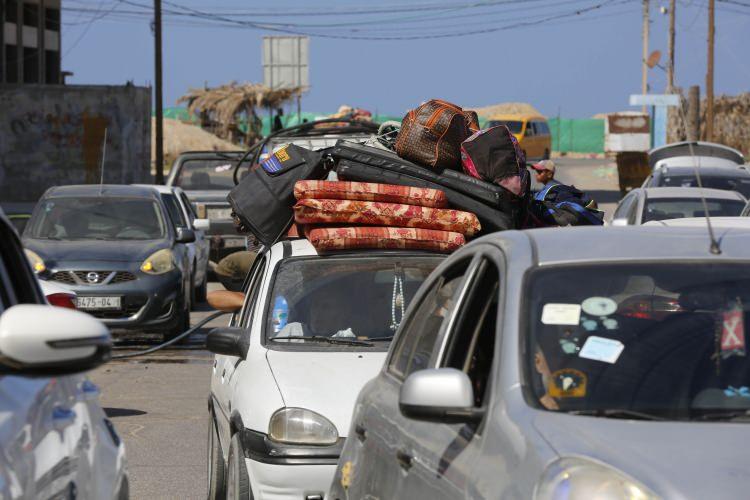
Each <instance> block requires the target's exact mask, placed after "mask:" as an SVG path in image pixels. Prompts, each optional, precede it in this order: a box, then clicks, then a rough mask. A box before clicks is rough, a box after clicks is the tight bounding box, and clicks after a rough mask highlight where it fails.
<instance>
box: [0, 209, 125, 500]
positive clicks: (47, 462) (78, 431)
mask: <svg viewBox="0 0 750 500" xmlns="http://www.w3.org/2000/svg"><path fill="white" fill-rule="evenodd" d="M0 241H2V244H1V245H0V281H2V284H3V286H2V292H0V352H2V356H0V450H2V453H0V498H102V499H127V498H128V474H127V463H126V459H125V449H124V446H123V444H122V441H121V440H120V437H119V436H118V435H117V432H116V431H115V428H114V426H113V425H112V423H111V422H110V421H109V420H108V419H107V417H106V416H105V414H104V411H103V410H102V408H101V406H100V404H99V401H98V394H99V389H98V388H97V386H96V385H94V384H93V383H91V381H89V380H88V379H87V378H86V377H85V376H84V375H83V372H85V371H86V370H89V369H92V368H94V367H96V366H99V365H100V364H102V363H103V362H105V361H106V360H108V359H109V355H110V349H111V338H110V335H109V332H108V331H107V328H106V326H104V325H103V324H102V323H101V322H100V321H98V320H96V319H94V318H92V317H91V316H89V315H87V314H84V313H81V312H79V311H74V310H70V309H68V308H65V307H52V306H50V305H48V304H46V302H45V298H44V295H43V294H42V291H41V289H40V288H39V284H38V281H37V279H36V277H35V276H34V274H33V272H32V271H31V269H30V268H29V264H28V262H27V261H26V257H25V256H24V253H23V249H22V247H21V243H20V241H19V239H18V236H17V234H16V231H15V229H14V228H13V226H12V225H11V223H10V221H9V220H8V219H7V218H6V217H5V215H4V214H3V213H2V211H0ZM50 291H52V292H53V293H56V292H55V291H54V290H50Z"/></svg>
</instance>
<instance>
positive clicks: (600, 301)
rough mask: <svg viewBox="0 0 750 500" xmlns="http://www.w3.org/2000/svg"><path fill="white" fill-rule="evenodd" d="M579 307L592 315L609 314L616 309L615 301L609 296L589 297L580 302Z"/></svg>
mask: <svg viewBox="0 0 750 500" xmlns="http://www.w3.org/2000/svg"><path fill="white" fill-rule="evenodd" d="M581 309H583V312H585V313H586V314H590V315H592V316H609V315H610V314H613V313H614V312H615V311H617V302H615V301H614V300H612V299H610V298H609V297H589V298H588V299H586V300H584V301H583V302H582V303H581Z"/></svg>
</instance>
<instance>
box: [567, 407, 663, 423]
mask: <svg viewBox="0 0 750 500" xmlns="http://www.w3.org/2000/svg"><path fill="white" fill-rule="evenodd" d="M568 413H570V414H572V415H585V416H592V417H607V418H624V419H633V420H664V418H662V417H660V416H658V415H654V414H651V413H644V412H642V411H635V410H627V409H625V408H599V409H596V410H573V411H569V412H568Z"/></svg>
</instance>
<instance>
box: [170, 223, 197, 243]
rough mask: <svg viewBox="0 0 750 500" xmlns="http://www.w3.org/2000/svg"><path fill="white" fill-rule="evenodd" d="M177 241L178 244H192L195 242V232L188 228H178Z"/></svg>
mask: <svg viewBox="0 0 750 500" xmlns="http://www.w3.org/2000/svg"><path fill="white" fill-rule="evenodd" d="M175 241H176V242H177V243H192V242H194V241H195V232H194V231H193V230H192V229H188V228H186V227H178V228H177V235H176V236H175Z"/></svg>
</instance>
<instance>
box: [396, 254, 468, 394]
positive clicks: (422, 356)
mask: <svg viewBox="0 0 750 500" xmlns="http://www.w3.org/2000/svg"><path fill="white" fill-rule="evenodd" d="M470 262H471V260H470V259H467V260H464V261H461V262H459V263H458V264H457V265H455V266H453V267H451V268H449V269H448V271H446V272H445V273H443V274H442V276H440V277H439V278H438V279H437V280H435V281H434V282H433V283H432V285H431V288H430V289H429V290H428V291H427V293H426V294H425V295H423V296H422V300H421V301H420V303H419V306H417V308H416V309H414V312H413V313H412V314H411V316H410V317H409V318H407V319H406V321H405V323H404V328H403V330H402V331H401V332H400V333H399V336H398V338H397V340H396V342H397V345H396V346H395V349H394V351H393V352H394V354H393V356H392V358H391V361H390V364H389V371H390V372H391V373H393V374H394V375H396V376H397V377H399V378H401V379H405V378H406V377H408V376H409V375H410V374H412V373H414V372H415V371H417V370H423V369H425V368H428V365H429V362H430V359H431V358H432V354H433V350H434V348H435V344H436V342H437V339H438V338H439V337H438V334H439V333H440V331H441V330H442V327H443V325H444V323H445V322H446V320H447V319H448V318H450V316H451V313H452V311H453V308H454V306H455V303H456V301H455V295H456V292H457V291H458V289H459V285H460V284H461V283H462V280H463V277H464V274H465V273H466V270H467V268H468V267H469V263H470Z"/></svg>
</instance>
